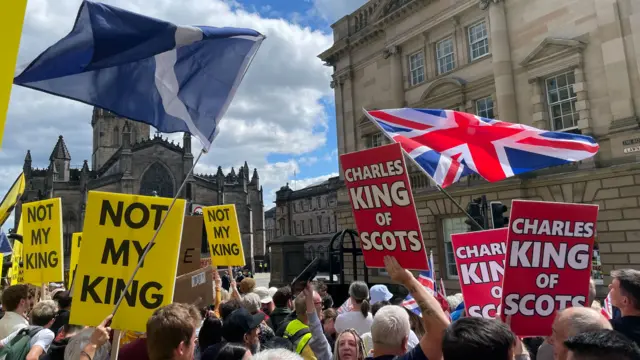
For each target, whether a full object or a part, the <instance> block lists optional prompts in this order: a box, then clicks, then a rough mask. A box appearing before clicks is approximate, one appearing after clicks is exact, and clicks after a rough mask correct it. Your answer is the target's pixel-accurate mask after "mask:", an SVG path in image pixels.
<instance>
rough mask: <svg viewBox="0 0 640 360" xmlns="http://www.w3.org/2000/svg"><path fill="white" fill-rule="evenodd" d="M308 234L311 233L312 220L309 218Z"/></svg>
mask: <svg viewBox="0 0 640 360" xmlns="http://www.w3.org/2000/svg"><path fill="white" fill-rule="evenodd" d="M309 234H313V220H311V219H309Z"/></svg>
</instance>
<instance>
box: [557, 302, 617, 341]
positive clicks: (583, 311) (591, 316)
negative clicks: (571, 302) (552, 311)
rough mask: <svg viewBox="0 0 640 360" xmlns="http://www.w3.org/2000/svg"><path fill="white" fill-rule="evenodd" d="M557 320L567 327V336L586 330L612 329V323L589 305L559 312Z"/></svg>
mask: <svg viewBox="0 0 640 360" xmlns="http://www.w3.org/2000/svg"><path fill="white" fill-rule="evenodd" d="M556 321H558V324H559V325H561V326H562V327H564V328H565V329H566V336H567V338H569V337H571V336H575V335H577V334H579V333H582V332H586V331H596V330H602V329H611V323H609V320H607V318H605V317H604V316H603V315H602V314H601V313H599V312H598V311H596V310H594V309H592V308H588V307H570V308H567V309H564V310H562V311H560V312H558V315H557V316H556Z"/></svg>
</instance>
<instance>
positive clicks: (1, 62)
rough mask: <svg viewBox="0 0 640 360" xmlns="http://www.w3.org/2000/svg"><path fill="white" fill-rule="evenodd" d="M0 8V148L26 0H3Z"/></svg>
mask: <svg viewBox="0 0 640 360" xmlns="http://www.w3.org/2000/svg"><path fill="white" fill-rule="evenodd" d="M1 9H2V10H0V33H1V34H2V48H3V51H2V56H0V148H1V147H2V134H3V133H4V124H5V120H6V118H7V109H8V108H9V99H10V98H11V85H12V84H13V75H14V73H15V71H16V61H18V49H19V48H20V36H21V35H22V23H23V22H24V14H25V11H26V10H27V0H11V1H3V2H2V5H1Z"/></svg>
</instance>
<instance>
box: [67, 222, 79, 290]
mask: <svg viewBox="0 0 640 360" xmlns="http://www.w3.org/2000/svg"><path fill="white" fill-rule="evenodd" d="M81 243H82V233H81V232H79V233H73V235H72V236H71V260H70V261H69V287H68V288H67V289H71V286H72V285H73V277H74V276H75V274H76V269H77V266H78V259H79V258H80V244H81Z"/></svg>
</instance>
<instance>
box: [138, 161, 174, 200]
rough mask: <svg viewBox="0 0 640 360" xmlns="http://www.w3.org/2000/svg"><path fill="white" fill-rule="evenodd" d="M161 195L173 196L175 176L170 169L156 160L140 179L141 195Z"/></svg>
mask: <svg viewBox="0 0 640 360" xmlns="http://www.w3.org/2000/svg"><path fill="white" fill-rule="evenodd" d="M154 191H155V194H157V195H158V196H161V197H173V195H174V186H173V176H171V173H170V172H169V170H168V169H167V168H166V167H165V166H164V165H162V164H160V163H159V162H155V163H153V164H151V166H149V168H147V171H145V173H144V175H142V179H141V180H140V195H148V196H151V195H154Z"/></svg>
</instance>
